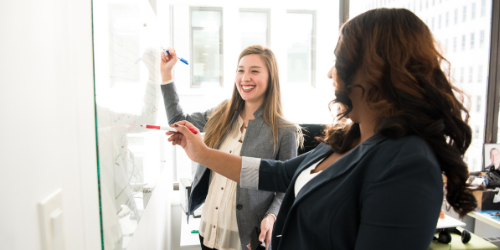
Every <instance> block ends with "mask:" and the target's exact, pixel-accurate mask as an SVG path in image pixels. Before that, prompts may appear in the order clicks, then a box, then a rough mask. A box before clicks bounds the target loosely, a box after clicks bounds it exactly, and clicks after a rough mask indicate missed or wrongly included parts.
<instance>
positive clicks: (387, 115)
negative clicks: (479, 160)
mask: <svg viewBox="0 0 500 250" xmlns="http://www.w3.org/2000/svg"><path fill="white" fill-rule="evenodd" d="M340 33H341V34H340V37H339V41H338V44H337V47H336V49H335V56H336V63H335V71H334V79H335V83H336V87H337V88H336V92H335V95H336V99H335V100H333V101H332V102H331V103H330V108H332V105H335V106H337V108H338V109H339V112H338V115H337V117H336V122H335V123H334V125H331V126H328V127H327V129H326V130H325V135H324V137H322V138H321V140H322V141H323V142H324V143H326V144H328V145H330V146H331V147H332V148H333V150H334V151H335V152H339V153H344V152H346V151H348V150H350V148H351V147H352V145H353V141H354V140H356V139H357V138H359V136H360V129H359V124H357V123H348V122H347V119H346V117H347V115H348V114H349V112H351V110H352V103H351V100H350V99H349V97H348V96H349V93H350V91H351V88H353V87H361V86H360V85H353V84H352V80H353V77H354V75H355V74H356V73H358V74H361V76H362V77H363V79H365V80H366V82H367V83H368V84H369V85H370V88H369V89H367V90H365V89H363V95H364V97H365V98H366V101H367V103H368V105H370V107H371V108H373V109H376V110H377V111H379V112H380V113H381V114H382V115H381V118H380V119H379V120H378V122H377V124H376V128H375V133H378V134H381V135H384V136H387V137H389V138H401V137H404V136H408V135H417V136H419V137H421V138H423V139H424V140H425V141H426V142H427V143H428V144H429V146H430V147H431V148H432V150H433V151H434V154H435V155H436V157H437V160H438V161H439V165H440V167H441V170H442V172H443V173H444V175H446V177H447V185H446V191H447V192H446V199H447V201H448V203H449V204H450V205H451V206H452V207H453V208H454V210H455V211H456V212H457V213H458V214H460V216H464V215H465V214H467V213H468V212H470V211H472V210H474V208H476V206H477V202H476V200H475V198H474V196H473V195H472V194H471V193H470V192H469V191H468V189H467V184H466V180H467V178H468V168H467V165H466V164H465V162H464V161H463V156H464V154H465V151H466V150H467V148H468V147H469V145H470V143H471V134H472V131H471V128H470V127H469V125H468V120H469V112H468V111H467V109H466V108H465V107H464V105H463V104H462V103H463V101H464V93H463V92H462V91H461V90H460V89H458V88H456V87H454V86H453V85H452V84H451V83H450V80H449V79H450V77H449V73H448V74H446V73H445V72H444V71H443V70H442V69H441V66H442V65H444V66H447V67H448V68H449V67H450V63H449V62H448V61H447V60H446V59H445V58H444V57H443V55H442V54H441V53H440V52H439V51H438V50H437V49H436V45H435V44H436V42H435V40H434V38H433V37H432V34H431V32H430V30H429V28H428V27H427V26H426V25H425V24H424V22H422V20H420V19H419V18H418V17H417V16H416V15H415V14H413V13H412V12H411V11H409V10H406V9H385V8H383V9H374V10H370V11H367V12H365V13H363V14H361V15H358V16H356V17H355V18H353V19H352V20H350V21H348V22H347V23H345V24H344V25H343V27H342V29H341V32H340ZM448 72H449V71H448ZM361 88H362V87H361ZM459 99H460V101H459Z"/></svg>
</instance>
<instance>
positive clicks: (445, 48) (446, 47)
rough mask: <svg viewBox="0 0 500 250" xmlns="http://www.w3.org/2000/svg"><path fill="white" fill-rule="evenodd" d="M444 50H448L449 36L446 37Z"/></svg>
mask: <svg viewBox="0 0 500 250" xmlns="http://www.w3.org/2000/svg"><path fill="white" fill-rule="evenodd" d="M444 50H445V53H446V52H448V38H446V39H444Z"/></svg>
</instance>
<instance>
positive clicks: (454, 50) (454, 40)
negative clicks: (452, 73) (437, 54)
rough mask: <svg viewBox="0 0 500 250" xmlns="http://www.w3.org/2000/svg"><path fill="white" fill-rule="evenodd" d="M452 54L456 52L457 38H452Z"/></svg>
mask: <svg viewBox="0 0 500 250" xmlns="http://www.w3.org/2000/svg"><path fill="white" fill-rule="evenodd" d="M453 52H457V37H453Z"/></svg>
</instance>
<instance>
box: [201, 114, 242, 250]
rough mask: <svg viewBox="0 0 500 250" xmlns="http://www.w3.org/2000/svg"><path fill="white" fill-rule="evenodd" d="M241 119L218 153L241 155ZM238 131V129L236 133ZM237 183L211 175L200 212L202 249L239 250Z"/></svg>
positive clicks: (220, 176)
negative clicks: (203, 246)
mask: <svg viewBox="0 0 500 250" xmlns="http://www.w3.org/2000/svg"><path fill="white" fill-rule="evenodd" d="M241 126H243V119H242V118H241V117H240V116H238V120H237V123H236V126H235V129H234V130H233V131H231V132H230V133H228V135H227V136H226V138H225V139H224V141H223V142H222V144H221V145H220V148H219V150H220V151H222V152H226V153H230V154H233V155H238V156H239V155H240V151H241V145H242V144H243V139H244V137H245V132H246V127H245V128H244V129H243V133H242V132H241V130H240V128H241ZM236 128H237V129H236ZM236 188H237V183H236V182H234V181H232V180H230V179H228V178H226V177H224V176H222V175H220V174H217V173H215V172H214V171H211V174H210V185H209V187H208V195H207V198H206V200H205V205H203V209H202V212H201V223H200V230H199V232H200V235H201V236H202V237H203V238H204V239H203V245H205V246H206V247H208V248H216V249H219V250H241V242H240V236H239V232H238V223H237V221H236Z"/></svg>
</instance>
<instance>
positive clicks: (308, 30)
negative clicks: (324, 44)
mask: <svg viewBox="0 0 500 250" xmlns="http://www.w3.org/2000/svg"><path fill="white" fill-rule="evenodd" d="M286 25H287V39H286V41H287V42H288V44H287V76H288V82H289V83H304V84H311V85H313V86H315V81H314V80H315V79H314V71H315V68H316V67H315V66H316V65H315V63H314V59H315V57H316V55H315V43H316V41H315V40H316V27H315V26H316V12H309V11H288V13H287V14H286Z"/></svg>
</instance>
